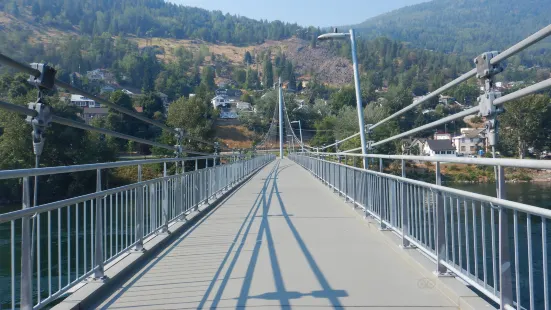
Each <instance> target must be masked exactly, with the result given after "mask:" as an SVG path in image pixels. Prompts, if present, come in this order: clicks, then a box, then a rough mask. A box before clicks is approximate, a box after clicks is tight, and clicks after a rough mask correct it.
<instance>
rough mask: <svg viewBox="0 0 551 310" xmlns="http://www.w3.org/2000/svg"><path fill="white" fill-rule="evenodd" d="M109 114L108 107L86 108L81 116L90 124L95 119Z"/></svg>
mask: <svg viewBox="0 0 551 310" xmlns="http://www.w3.org/2000/svg"><path fill="white" fill-rule="evenodd" d="M107 114H109V109H108V108H84V111H83V112H82V114H81V117H82V119H84V122H85V123H86V124H90V122H91V121H92V120H93V119H96V118H102V117H105V116H107Z"/></svg>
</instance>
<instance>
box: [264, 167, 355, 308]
mask: <svg viewBox="0 0 551 310" xmlns="http://www.w3.org/2000/svg"><path fill="white" fill-rule="evenodd" d="M279 173H280V171H278V172H277V173H276V177H275V180H274V183H273V187H274V188H275V194H276V197H277V200H278V201H279V205H280V207H281V211H282V213H283V215H284V217H283V218H284V219H285V222H286V223H287V226H289V229H290V230H291V233H292V234H293V236H294V238H295V240H296V241H297V243H298V245H299V247H300V249H301V251H302V253H303V255H304V257H305V258H306V261H307V262H308V265H310V269H311V270H312V272H313V273H314V275H315V276H316V278H317V280H318V282H319V284H320V285H321V287H322V290H321V291H313V292H311V293H308V294H302V295H300V297H302V296H312V297H315V298H327V299H328V300H329V302H330V303H331V305H332V306H333V307H335V308H342V307H343V306H342V304H341V302H340V301H339V297H347V296H348V293H347V292H346V291H343V290H334V289H333V288H331V285H330V284H329V281H327V279H326V278H325V276H324V275H323V272H322V271H321V269H320V267H319V266H318V264H317V263H316V260H315V259H314V256H313V255H312V253H311V252H310V251H309V250H308V247H307V246H306V243H305V242H304V240H303V239H302V237H301V236H300V234H299V232H298V230H297V229H296V227H295V225H294V224H293V222H292V221H291V218H290V217H289V214H288V212H287V209H286V207H285V204H284V203H283V199H282V198H281V193H280V191H279V188H278V185H277V184H278V182H277V179H278V176H279ZM300 297H299V298H300Z"/></svg>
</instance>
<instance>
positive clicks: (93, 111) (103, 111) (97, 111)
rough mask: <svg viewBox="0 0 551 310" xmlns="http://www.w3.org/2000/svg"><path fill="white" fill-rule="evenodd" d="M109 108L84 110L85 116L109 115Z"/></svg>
mask: <svg viewBox="0 0 551 310" xmlns="http://www.w3.org/2000/svg"><path fill="white" fill-rule="evenodd" d="M108 113H109V108H84V114H108Z"/></svg>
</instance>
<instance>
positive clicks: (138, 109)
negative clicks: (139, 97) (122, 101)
mask: <svg viewBox="0 0 551 310" xmlns="http://www.w3.org/2000/svg"><path fill="white" fill-rule="evenodd" d="M134 110H135V111H136V112H138V113H143V107H134Z"/></svg>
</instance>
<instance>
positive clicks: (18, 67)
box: [0, 54, 214, 146]
mask: <svg viewBox="0 0 551 310" xmlns="http://www.w3.org/2000/svg"><path fill="white" fill-rule="evenodd" d="M0 64H3V65H6V66H9V67H12V68H14V69H16V70H18V71H21V72H24V73H27V74H29V75H32V76H34V77H36V78H38V77H40V75H41V73H40V71H39V70H37V69H33V68H31V67H29V66H27V65H24V64H22V63H19V62H17V61H15V60H13V59H11V58H9V57H7V56H5V55H3V54H0ZM54 84H55V85H57V86H59V87H61V88H64V89H66V90H67V91H70V92H71V93H74V94H77V95H81V96H84V97H87V98H89V99H92V100H94V101H96V102H98V103H100V104H103V105H105V106H107V107H109V108H112V109H113V110H116V111H118V112H120V113H122V114H125V115H128V116H131V117H134V118H136V119H139V120H141V121H143V122H145V123H148V124H150V125H153V126H156V127H159V128H161V129H163V130H166V131H168V132H170V133H172V134H176V135H179V134H181V132H179V131H177V130H175V129H173V128H170V127H168V126H166V125H165V124H163V123H161V122H158V121H155V120H152V119H150V118H148V117H145V116H142V115H140V114H138V113H136V112H133V111H130V110H128V109H125V108H123V107H120V106H118V105H116V104H114V103H112V102H110V101H108V100H106V99H103V98H101V97H98V96H95V95H92V94H90V93H88V92H86V91H84V90H82V89H79V88H77V87H74V86H72V85H70V84H68V83H65V82H63V81H60V80H58V79H56V80H55V82H54ZM183 136H184V137H186V138H187V139H190V140H193V141H196V142H200V143H204V144H208V145H212V146H214V143H213V142H210V141H206V140H203V139H199V138H194V137H191V136H189V135H187V134H185V133H184V134H183Z"/></svg>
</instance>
